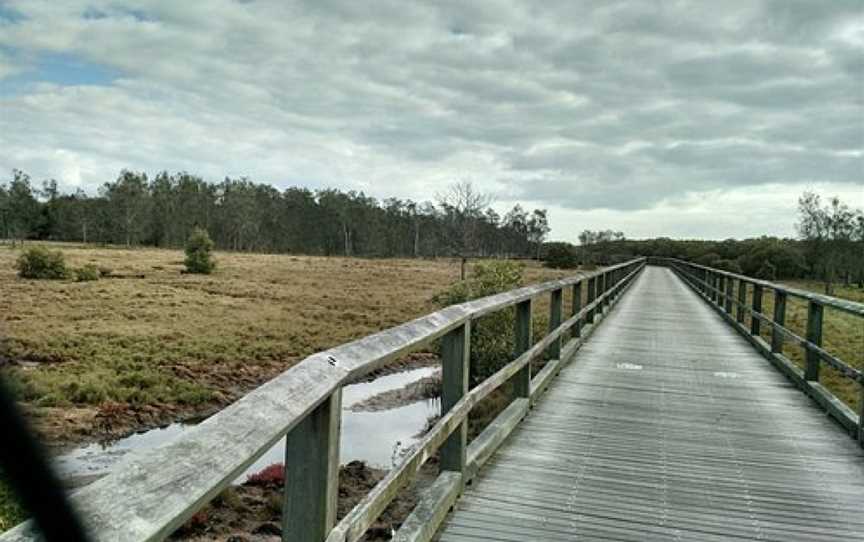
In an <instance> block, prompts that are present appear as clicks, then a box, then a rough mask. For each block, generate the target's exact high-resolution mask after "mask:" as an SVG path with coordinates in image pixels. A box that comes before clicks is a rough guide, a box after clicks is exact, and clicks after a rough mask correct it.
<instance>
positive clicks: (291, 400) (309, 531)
mask: <svg viewBox="0 0 864 542" xmlns="http://www.w3.org/2000/svg"><path fill="white" fill-rule="evenodd" d="M644 265H645V259H644V258H639V259H635V260H632V261H629V262H626V263H623V264H620V265H616V266H613V267H609V268H605V269H601V270H599V271H596V272H592V273H589V274H586V275H582V276H575V277H571V278H567V279H562V280H556V281H551V282H546V283H543V284H538V285H534V286H528V287H525V288H520V289H517V290H513V291H509V292H506V293H502V294H498V295H494V296H490V297H486V298H483V299H478V300H475V301H470V302H467V303H463V304H460V305H454V306H451V307H447V308H445V309H442V310H440V311H438V312H435V313H432V314H429V315H427V316H423V317H421V318H418V319H416V320H413V321H411V322H408V323H405V324H402V325H400V326H397V327H394V328H391V329H388V330H385V331H382V332H380V333H376V334H374V335H370V336H367V337H364V338H362V339H359V340H357V341H354V342H351V343H347V344H344V345H341V346H338V347H336V348H333V349H331V350H327V351H324V352H319V353H317V354H314V355H312V356H310V357H308V358H306V359H305V360H303V361H302V362H300V363H299V364H297V365H295V366H294V367H292V368H291V369H289V370H288V371H286V372H284V373H282V374H281V375H280V376H278V377H276V378H275V379H273V380H271V381H270V382H268V383H266V384H264V385H263V386H261V387H259V388H257V389H256V390H254V391H252V392H251V393H249V394H248V395H246V396H245V397H243V398H242V399H240V400H239V401H237V402H236V403H234V404H233V405H231V406H229V407H227V408H226V409H224V410H222V411H221V412H219V413H217V414H215V415H213V416H211V417H210V418H208V419H207V420H205V421H204V422H202V423H201V424H199V425H197V426H196V427H194V428H193V429H191V430H189V431H188V432H187V433H184V435H183V436H182V437H181V438H179V439H178V440H176V441H173V442H171V443H169V444H166V445H164V446H161V447H159V448H156V449H154V450H150V451H149V452H145V453H141V454H138V455H136V456H132V457H130V458H129V459H128V460H127V461H124V462H122V463H121V464H120V465H118V467H117V469H115V470H114V471H113V472H111V473H110V474H109V475H107V476H106V477H104V478H102V479H101V480H98V481H96V482H94V483H93V484H91V485H89V486H87V487H85V488H83V489H81V490H79V491H78V492H76V493H75V494H74V495H73V496H72V498H71V500H72V504H73V506H74V507H75V508H76V510H77V511H78V512H79V514H80V515H81V516H82V519H83V520H84V522H85V524H86V525H87V527H88V530H89V531H90V533H91V534H92V536H93V538H94V539H96V540H122V541H135V540H162V539H164V538H165V537H167V536H168V535H170V534H171V533H172V532H173V531H174V530H176V529H177V528H178V527H179V526H181V525H182V524H183V523H184V522H185V521H186V520H187V519H188V518H190V517H191V516H192V515H193V514H194V513H195V512H197V511H198V510H199V509H200V508H201V507H202V506H204V505H205V504H206V503H207V502H209V501H210V500H211V499H213V498H214V497H215V496H217V495H218V494H219V493H220V492H221V491H222V490H223V489H224V488H226V487H227V486H228V485H229V484H231V483H232V481H233V480H235V479H237V477H238V476H240V475H241V474H242V473H243V472H244V471H245V470H246V469H247V468H248V467H249V466H250V465H251V464H252V463H253V462H254V461H255V460H256V459H257V458H258V457H260V456H261V455H262V454H263V453H265V452H266V451H267V450H269V449H270V448H272V447H273V446H274V445H275V444H276V443H278V442H279V440H280V439H282V438H285V439H286V441H285V442H286V451H285V471H286V472H285V480H286V482H285V496H284V507H283V525H282V527H283V529H282V538H283V540H291V541H315V542H320V541H323V540H327V541H329V542H336V541H339V542H342V541H352V542H353V541H356V540H358V539H359V538H361V537H362V536H363V534H364V533H365V531H366V530H367V529H368V528H369V526H370V525H371V524H372V522H373V521H374V520H375V519H376V518H377V517H378V516H379V515H380V514H381V512H383V510H384V509H385V507H386V506H387V505H388V504H389V503H390V502H391V501H392V500H393V498H394V497H395V496H396V494H397V492H398V491H399V490H400V489H401V488H402V487H404V486H405V485H406V484H407V483H408V482H409V481H410V480H411V479H412V477H413V476H415V475H416V474H417V472H418V471H419V469H420V467H421V466H422V465H423V464H424V463H425V462H426V460H427V459H429V458H430V457H431V456H432V455H433V454H434V453H435V452H436V451H438V450H439V449H440V474H439V476H438V478H437V480H436V481H435V482H434V484H432V485H431V486H430V488H429V489H428V491H427V492H426V493H425V494H424V496H423V497H422V498H421V500H420V501H419V503H418V505H417V507H416V508H415V510H414V511H413V512H412V514H411V515H410V516H409V517H408V519H407V520H406V521H405V523H404V524H403V526H402V527H401V528H400V530H399V532H398V533H397V537H396V538H397V539H399V540H403V541H405V540H428V539H429V538H430V537H431V536H432V534H433V533H434V532H435V530H436V529H437V526H438V525H439V524H440V522H441V520H442V519H443V517H444V515H445V514H446V513H447V510H448V509H449V507H450V505H452V503H453V502H454V500H455V499H456V498H457V497H458V495H459V493H460V492H461V490H462V488H463V487H464V485H465V484H466V483H467V482H468V481H469V480H470V479H471V478H472V477H473V476H474V475H475V474H476V473H477V471H478V469H479V468H480V466H481V465H482V464H483V463H484V462H485V461H486V460H487V459H488V458H489V457H490V455H491V454H492V452H493V451H494V450H495V449H496V448H497V447H498V446H499V445H500V444H501V442H503V441H504V439H505V438H506V437H507V435H508V434H509V433H510V431H511V430H512V429H513V427H514V426H515V425H516V424H517V423H518V422H519V421H520V420H521V419H522V418H523V417H524V416H525V414H526V413H527V412H528V410H529V408H530V406H531V404H533V401H535V400H536V398H537V397H538V395H540V394H541V393H542V392H543V390H544V389H545V388H546V387H547V386H548V384H549V382H550V380H551V379H552V378H553V377H554V376H555V375H556V374H557V373H558V371H560V369H561V367H562V366H563V365H564V364H566V363H567V362H568V361H569V360H570V359H571V358H572V356H573V354H574V353H575V351H576V349H578V348H579V346H580V345H581V344H582V342H583V341H584V339H585V337H587V336H588V334H590V333H591V331H592V330H593V329H594V328H595V327H596V325H597V323H598V322H599V320H600V319H601V318H602V317H603V316H604V313H605V312H607V309H608V307H609V306H610V305H611V304H612V303H614V302H615V301H617V299H618V298H619V296H620V294H621V293H623V292H624V290H625V289H626V288H627V287H628V286H629V285H630V284H631V282H632V280H633V278H634V277H635V276H636V275H637V274H638V273H639V272H640V271H641V270H642V269H643V267H644ZM583 284H585V285H586V289H587V292H586V293H587V295H586V299H587V302H586V303H585V305H584V306H583V305H582V285H583ZM565 288H572V291H573V304H572V306H571V310H570V316H569V317H568V318H567V319H566V320H564V321H562V319H563V316H562V315H563V306H562V305H563V302H562V300H563V291H564V289H565ZM545 293H548V294H549V295H550V314H549V317H550V318H549V322H550V324H549V332H548V334H547V335H546V336H545V337H543V338H542V339H541V340H540V341H538V342H536V343H534V342H533V341H532V337H531V330H532V326H531V315H532V306H533V304H532V301H533V299H534V298H536V297H537V296H539V295H541V294H545ZM512 306H515V308H516V319H515V320H516V328H515V333H516V352H515V354H514V355H515V356H516V357H515V359H514V360H512V361H510V362H508V363H506V364H505V365H504V366H503V367H502V368H501V369H500V370H498V371H497V372H496V373H494V374H493V375H492V376H490V377H489V378H487V379H486V380H484V381H483V382H482V383H480V384H479V385H477V386H475V387H474V388H473V389H470V390H469V386H468V375H469V370H470V367H469V357H470V355H469V352H470V344H471V324H472V322H474V321H476V320H477V319H478V318H481V317H483V316H485V315H488V314H490V313H492V312H495V311H499V310H502V309H506V308H507V307H512ZM568 332H569V334H570V339H569V340H568V341H567V343H566V344H562V343H563V338H564V336H565V334H566V333H568ZM439 338H440V339H441V341H442V343H441V351H442V365H443V386H442V400H441V403H442V416H441V418H440V419H439V420H438V422H437V423H436V424H435V425H434V426H433V427H432V428H431V430H429V431H428V433H427V434H426V435H424V437H423V438H422V439H421V440H420V441H419V442H418V444H417V446H416V447H415V448H414V450H413V451H412V453H411V454H410V455H409V456H407V457H406V458H405V459H404V460H403V461H402V463H401V464H399V465H398V466H397V467H395V468H394V469H393V470H391V471H390V472H389V473H388V474H387V476H386V477H385V478H384V479H383V480H382V481H381V482H380V483H379V484H378V485H376V486H375V488H374V489H373V490H372V491H371V492H370V493H369V494H368V495H367V496H366V497H365V498H364V499H363V500H362V501H361V502H360V503H359V504H358V505H357V506H356V507H355V508H354V509H353V510H352V511H351V512H350V513H349V514H348V515H347V516H345V517H344V518H343V519H342V520H341V521H339V523H338V524H336V499H337V495H338V488H337V483H338V473H339V432H340V418H341V410H342V408H341V395H342V393H341V392H342V387H343V386H344V385H345V384H346V383H349V382H351V381H353V380H354V379H356V378H358V377H360V376H363V375H365V374H367V373H369V372H371V371H373V370H375V369H376V368H378V367H381V366H382V365H384V364H386V363H388V362H390V361H392V360H395V359H396V358H398V357H399V356H401V355H403V354H406V353H408V352H410V351H412V350H415V349H416V348H418V347H420V346H423V345H425V344H428V343H430V342H431V341H434V340H436V339H439ZM544 352H548V354H549V357H550V358H552V359H551V360H550V361H548V362H547V364H546V365H545V366H544V368H543V369H542V370H541V371H539V372H538V373H537V374H536V375H534V376H533V377H532V375H531V362H532V361H533V360H535V359H538V358H539V357H541V356H542V355H543V354H544ZM511 381H512V382H513V386H512V388H513V389H514V390H515V392H514V394H513V397H512V401H511V403H510V404H509V406H508V407H507V408H506V409H504V411H503V412H502V413H501V414H499V415H498V416H497V418H495V420H494V421H493V422H492V423H491V424H490V425H489V426H488V427H487V428H486V429H485V430H484V431H483V432H482V433H481V434H480V435H478V437H477V438H476V439H474V440H473V441H472V442H471V443H470V445H469V444H468V443H467V421H468V415H469V414H470V412H471V409H472V408H473V407H474V406H475V405H477V404H478V403H479V402H480V401H481V400H482V399H484V398H485V397H487V396H488V395H489V394H490V393H491V392H492V391H494V390H495V389H497V388H499V387H501V386H502V385H503V384H505V383H507V382H511ZM37 539H38V530H37V527H36V526H35V525H33V524H31V523H25V524H23V525H21V526H19V527H16V528H15V529H13V530H11V531H9V532H7V533H5V534H4V535H2V536H0V542H10V541H13V540H15V541H18V540H37Z"/></svg>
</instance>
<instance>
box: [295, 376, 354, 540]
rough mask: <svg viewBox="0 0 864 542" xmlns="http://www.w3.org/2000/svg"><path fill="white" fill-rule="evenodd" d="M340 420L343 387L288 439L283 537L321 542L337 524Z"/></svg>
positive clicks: (307, 418)
mask: <svg viewBox="0 0 864 542" xmlns="http://www.w3.org/2000/svg"><path fill="white" fill-rule="evenodd" d="M341 421H342V390H341V388H340V389H337V390H336V391H334V392H333V393H332V394H331V395H330V397H328V398H327V399H325V400H324V402H323V403H321V404H320V405H318V406H317V407H316V408H315V410H313V411H312V412H310V413H309V414H307V415H306V417H305V418H304V419H303V420H302V421H301V422H300V423H299V424H297V425H296V426H295V427H294V428H293V429H292V430H291V432H290V433H288V435H287V437H286V439H285V502H284V506H283V509H282V540H286V541H287V540H291V541H304V542H305V541H309V542H312V541H315V542H318V541H321V540H324V539H325V538H326V537H327V533H328V532H329V531H330V529H332V528H333V526H334V525H335V524H336V500H337V497H338V495H339V491H338V485H339V426H340V424H341Z"/></svg>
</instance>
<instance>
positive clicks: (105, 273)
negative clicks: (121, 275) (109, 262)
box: [99, 265, 114, 277]
mask: <svg viewBox="0 0 864 542" xmlns="http://www.w3.org/2000/svg"><path fill="white" fill-rule="evenodd" d="M113 272H114V270H113V269H111V268H110V267H106V266H104V265H100V266H99V276H100V277H110V276H111V273H113Z"/></svg>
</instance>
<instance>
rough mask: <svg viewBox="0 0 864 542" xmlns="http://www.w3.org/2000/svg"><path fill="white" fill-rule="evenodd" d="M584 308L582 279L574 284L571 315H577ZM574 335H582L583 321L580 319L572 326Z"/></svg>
mask: <svg viewBox="0 0 864 542" xmlns="http://www.w3.org/2000/svg"><path fill="white" fill-rule="evenodd" d="M580 310H582V281H581V280H580V281H579V282H577V283H576V284H574V285H573V308H572V309H571V314H570V316H575V315H576V314H578V313H579V311H580ZM571 329H572V330H573V337H575V338H578V337H581V336H582V321H581V320H579V321H577V322H576V325H574V326H573V327H572V328H571Z"/></svg>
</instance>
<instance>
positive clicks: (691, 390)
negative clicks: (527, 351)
mask: <svg viewBox="0 0 864 542" xmlns="http://www.w3.org/2000/svg"><path fill="white" fill-rule="evenodd" d="M589 288H590V286H589ZM862 510H864V450H862V449H861V448H860V447H859V446H858V445H857V444H856V443H855V441H854V440H852V439H850V438H849V436H848V433H847V432H846V431H844V430H843V429H842V428H841V427H840V426H839V425H837V424H835V423H833V422H831V421H830V420H829V419H827V418H826V416H825V413H824V411H822V410H821V409H819V407H818V406H817V405H816V403H814V402H813V401H812V400H810V399H809V398H807V397H806V396H805V395H804V394H802V393H800V391H799V390H798V389H797V388H795V387H794V386H793V385H792V384H791V383H790V382H789V381H788V380H787V379H786V378H785V377H784V376H782V375H781V374H780V373H779V372H778V371H777V370H776V369H775V368H774V367H773V366H771V365H770V364H769V363H768V362H767V361H766V360H765V359H764V358H763V357H762V356H761V355H759V354H758V353H757V352H756V351H755V350H754V349H753V347H752V346H751V345H750V344H749V343H748V342H747V341H746V340H744V339H743V338H742V337H741V336H740V335H739V334H737V333H736V332H735V331H734V330H733V329H731V328H730V327H729V326H728V325H727V324H726V323H725V322H724V321H723V320H722V319H721V317H720V316H719V315H718V314H716V313H715V312H714V311H713V310H712V309H711V308H710V307H709V306H708V305H707V304H705V303H704V302H703V301H702V300H700V299H699V298H698V296H697V295H696V294H695V293H694V292H693V291H692V290H690V289H689V288H688V287H687V286H685V285H684V284H683V282H682V281H681V280H680V279H679V278H678V277H676V276H675V275H674V274H673V272H672V271H671V270H669V269H666V268H659V267H649V268H647V269H646V270H645V271H644V272H643V273H642V275H641V276H640V277H639V278H638V279H637V282H636V283H635V284H634V285H633V287H632V288H631V290H630V292H629V293H628V294H627V295H626V296H624V297H623V299H622V300H621V302H620V303H619V304H618V305H617V306H616V307H615V308H614V309H613V310H612V312H611V313H610V314H609V316H608V317H607V319H606V320H605V321H604V324H603V325H602V326H600V327H599V329H597V330H596V332H595V334H594V336H593V337H591V338H590V339H589V340H588V342H587V343H586V344H585V345H584V346H583V348H582V349H581V350H580V351H579V352H578V353H577V356H576V358H575V360H574V362H573V363H572V364H570V365H569V366H567V367H565V368H564V369H563V370H562V371H561V374H560V376H559V377H558V378H557V379H555V381H554V382H553V383H552V384H551V386H550V388H549V391H548V392H547V394H546V395H545V397H543V398H542V399H541V400H540V402H539V403H538V404H537V406H536V407H535V408H534V410H533V411H532V412H531V413H530V414H529V415H528V417H527V418H526V419H525V420H524V421H523V422H522V424H520V425H519V426H518V427H517V428H516V429H515V430H514V432H513V434H512V435H511V437H510V439H509V440H508V441H507V442H505V444H503V445H502V447H501V448H500V449H499V451H498V452H497V453H496V454H495V455H494V456H493V457H492V458H491V459H490V460H489V462H488V463H487V465H486V466H485V467H484V468H483V469H482V470H481V471H480V473H479V475H478V477H477V478H476V479H475V480H474V482H473V484H472V485H471V486H469V487H468V488H467V489H466V491H465V494H464V495H463V497H462V499H460V500H459V501H458V502H457V505H456V509H455V511H454V512H453V513H452V514H451V516H450V517H449V518H448V520H447V521H446V523H445V526H444V527H443V529H442V532H441V533H440V540H441V542H462V541H466V540H501V541H517V540H518V541H522V540H577V539H578V540H736V539H759V540H778V541H780V540H782V541H789V540H808V541H809V540H864V514H862V512H861V511H862Z"/></svg>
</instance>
